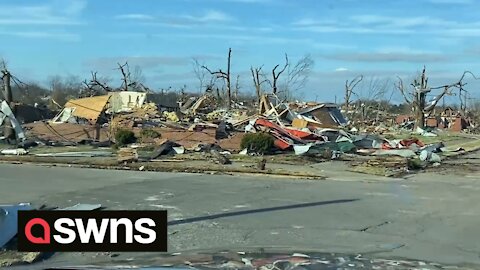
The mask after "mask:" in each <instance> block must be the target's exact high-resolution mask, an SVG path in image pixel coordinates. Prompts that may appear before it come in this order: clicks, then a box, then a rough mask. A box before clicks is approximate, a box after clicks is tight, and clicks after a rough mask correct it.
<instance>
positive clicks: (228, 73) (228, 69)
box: [227, 48, 232, 110]
mask: <svg viewBox="0 0 480 270" xmlns="http://www.w3.org/2000/svg"><path fill="white" fill-rule="evenodd" d="M231 57H232V48H228V63H227V65H228V66H227V102H228V104H227V106H228V109H229V110H230V109H231V108H232V91H231V89H232V88H231V84H230V59H231Z"/></svg>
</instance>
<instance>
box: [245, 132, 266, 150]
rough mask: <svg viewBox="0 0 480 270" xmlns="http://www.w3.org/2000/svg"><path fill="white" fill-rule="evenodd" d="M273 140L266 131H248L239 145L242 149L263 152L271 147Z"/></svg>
mask: <svg viewBox="0 0 480 270" xmlns="http://www.w3.org/2000/svg"><path fill="white" fill-rule="evenodd" d="M273 142H274V140H273V137H272V136H271V135H270V134H268V133H264V132H260V133H248V134H246V135H245V136H243V138H242V142H241V143H240V146H241V148H242V149H245V148H247V149H248V150H249V151H252V152H257V153H259V154H265V153H268V152H269V151H270V150H271V149H272V148H273Z"/></svg>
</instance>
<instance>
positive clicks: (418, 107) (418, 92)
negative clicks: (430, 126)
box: [396, 67, 477, 128]
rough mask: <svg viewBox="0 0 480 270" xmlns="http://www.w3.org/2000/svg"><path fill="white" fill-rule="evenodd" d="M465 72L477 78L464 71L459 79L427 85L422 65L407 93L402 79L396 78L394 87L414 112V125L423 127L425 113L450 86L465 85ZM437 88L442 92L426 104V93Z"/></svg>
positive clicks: (430, 110) (432, 107) (431, 109)
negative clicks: (431, 85)
mask: <svg viewBox="0 0 480 270" xmlns="http://www.w3.org/2000/svg"><path fill="white" fill-rule="evenodd" d="M467 74H470V75H472V76H473V78H474V79H477V77H475V75H474V74H473V73H472V72H470V71H464V72H463V75H462V77H460V79H459V80H458V81H457V82H455V83H452V84H447V85H442V86H438V87H428V78H427V75H426V71H425V67H423V71H422V74H421V77H420V79H419V80H414V82H413V83H412V84H411V86H412V90H411V91H410V92H409V93H407V90H406V89H405V87H404V85H403V81H402V79H401V78H400V77H399V78H398V83H397V85H396V87H397V89H398V90H399V91H400V93H401V94H402V96H403V98H404V99H405V102H407V104H410V106H412V108H413V110H414V114H415V126H416V127H420V128H424V127H425V115H427V116H429V115H430V114H431V113H432V111H433V110H434V109H435V106H436V105H437V104H438V102H439V101H440V100H441V99H442V98H443V96H445V95H446V94H448V93H449V90H450V89H451V88H458V89H463V87H464V86H465V85H466V83H464V82H463V79H464V78H465V75H467ZM437 89H441V90H442V92H440V94H438V95H437V96H436V97H435V98H434V99H433V100H432V101H431V102H430V104H427V100H426V99H427V94H428V93H430V92H431V91H432V90H437Z"/></svg>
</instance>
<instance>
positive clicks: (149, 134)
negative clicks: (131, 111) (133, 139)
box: [140, 128, 161, 139]
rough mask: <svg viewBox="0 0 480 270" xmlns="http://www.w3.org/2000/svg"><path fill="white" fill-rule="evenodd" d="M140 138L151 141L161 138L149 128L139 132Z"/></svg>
mask: <svg viewBox="0 0 480 270" xmlns="http://www.w3.org/2000/svg"><path fill="white" fill-rule="evenodd" d="M140 136H142V138H152V139H155V138H160V137H161V135H160V133H158V132H157V131H156V130H153V129H149V128H147V129H142V131H140Z"/></svg>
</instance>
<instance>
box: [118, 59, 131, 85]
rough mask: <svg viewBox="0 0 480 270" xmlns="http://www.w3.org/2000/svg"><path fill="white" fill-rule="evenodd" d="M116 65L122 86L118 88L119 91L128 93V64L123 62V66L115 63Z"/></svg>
mask: <svg viewBox="0 0 480 270" xmlns="http://www.w3.org/2000/svg"><path fill="white" fill-rule="evenodd" d="M117 65H118V70H120V72H121V73H122V85H121V86H120V89H121V90H122V91H128V87H129V86H130V75H131V74H130V68H129V66H128V62H125V64H123V65H122V64H120V63H117Z"/></svg>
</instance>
